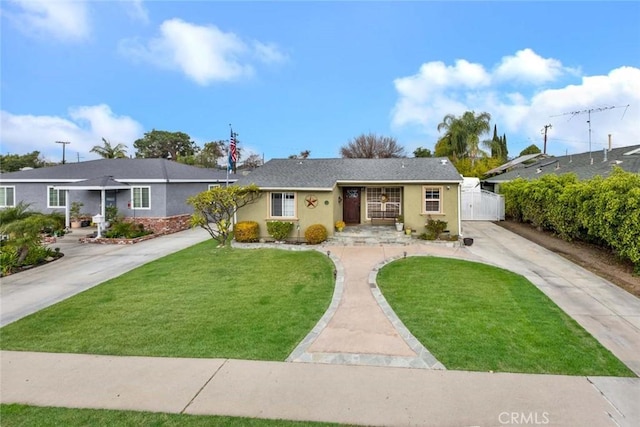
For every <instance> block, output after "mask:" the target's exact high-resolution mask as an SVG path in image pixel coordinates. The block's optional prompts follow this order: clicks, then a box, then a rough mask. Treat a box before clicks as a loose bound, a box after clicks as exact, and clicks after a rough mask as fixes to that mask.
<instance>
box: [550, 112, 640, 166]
mask: <svg viewBox="0 0 640 427" xmlns="http://www.w3.org/2000/svg"><path fill="white" fill-rule="evenodd" d="M629 105H630V104H627V105H620V106H611V107H601V108H589V109H588V110H580V111H569V112H568V113H562V114H558V115H556V116H551V117H558V116H566V115H570V116H571V117H569V120H571V119H572V118H573V117H574V116H577V115H579V114H585V113H586V114H587V115H588V116H587V117H588V119H587V123H588V124H589V159H591V160H593V157H592V155H591V113H592V112H593V113H597V112H600V111H605V110H612V109H614V108H622V107H624V113H626V112H627V108H629ZM624 113H622V118H624Z"/></svg>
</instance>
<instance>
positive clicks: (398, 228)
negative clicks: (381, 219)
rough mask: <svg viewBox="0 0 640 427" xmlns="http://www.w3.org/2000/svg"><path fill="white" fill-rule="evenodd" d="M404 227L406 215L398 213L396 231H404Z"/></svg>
mask: <svg viewBox="0 0 640 427" xmlns="http://www.w3.org/2000/svg"><path fill="white" fill-rule="evenodd" d="M403 228H404V216H402V215H398V216H397V217H396V231H402V229H403Z"/></svg>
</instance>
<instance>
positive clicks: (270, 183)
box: [237, 158, 462, 190]
mask: <svg viewBox="0 0 640 427" xmlns="http://www.w3.org/2000/svg"><path fill="white" fill-rule="evenodd" d="M445 160H446V162H444V161H445ZM349 182H354V183H356V182H357V183H365V182H370V183H401V182H462V178H461V177H460V174H459V173H458V171H457V170H456V168H455V167H454V166H453V165H452V164H451V162H449V161H448V160H447V159H445V158H399V159H305V160H302V159H273V160H270V161H268V162H267V163H265V164H264V165H263V166H261V167H259V168H258V169H256V170H254V171H253V172H251V174H249V175H248V176H245V177H242V178H240V179H238V181H237V183H238V185H248V184H252V183H253V184H256V185H258V186H259V187H261V188H282V189H295V188H314V189H327V190H329V189H331V188H333V186H334V185H335V184H336V183H349Z"/></svg>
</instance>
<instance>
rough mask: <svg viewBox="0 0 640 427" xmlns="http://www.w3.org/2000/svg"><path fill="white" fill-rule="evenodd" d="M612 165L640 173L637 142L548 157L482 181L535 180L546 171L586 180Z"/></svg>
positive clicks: (606, 173)
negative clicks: (602, 149)
mask: <svg viewBox="0 0 640 427" xmlns="http://www.w3.org/2000/svg"><path fill="white" fill-rule="evenodd" d="M613 166H619V167H620V168H622V169H624V170H626V171H627V172H632V173H640V145H635V146H627V147H618V148H613V149H612V150H611V151H608V150H607V151H593V152H586V153H579V154H570V155H566V156H558V157H547V158H544V159H540V160H538V161H537V162H534V163H532V164H530V165H526V166H524V167H519V168H516V169H513V170H511V171H509V172H506V173H504V174H502V175H496V176H492V177H491V178H487V179H484V180H483V181H486V182H490V183H500V182H506V181H512V180H514V179H516V178H524V179H536V178H540V177H541V176H543V175H546V174H548V173H554V174H556V175H562V174H565V173H575V174H576V175H577V176H578V179H589V178H593V177H594V176H596V175H599V176H608V175H609V174H610V173H611V171H612V169H613Z"/></svg>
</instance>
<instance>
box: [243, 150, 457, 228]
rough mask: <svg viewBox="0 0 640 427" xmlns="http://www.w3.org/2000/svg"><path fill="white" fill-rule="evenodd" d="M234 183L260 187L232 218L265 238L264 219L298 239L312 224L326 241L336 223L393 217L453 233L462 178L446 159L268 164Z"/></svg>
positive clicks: (278, 161)
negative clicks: (281, 224)
mask: <svg viewBox="0 0 640 427" xmlns="http://www.w3.org/2000/svg"><path fill="white" fill-rule="evenodd" d="M237 184H238V185H249V184H256V185H257V186H258V187H259V188H260V190H261V192H262V197H260V198H259V199H258V200H257V202H255V203H253V204H250V205H247V206H245V207H243V208H242V209H240V210H239V211H238V214H237V220H238V221H256V222H257V223H258V224H259V225H260V234H261V237H265V238H266V237H269V236H268V233H267V226H266V223H267V222H268V221H276V220H279V221H291V222H293V223H294V224H296V226H295V227H294V231H293V233H294V234H295V236H301V237H302V236H304V231H305V230H306V228H307V227H309V226H310V225H312V224H322V225H324V226H325V227H326V229H327V231H328V232H329V235H332V234H333V233H334V230H335V223H336V221H344V222H345V223H346V224H347V225H355V224H372V223H376V222H378V221H379V222H381V223H382V222H388V223H393V222H394V219H395V218H397V217H398V216H399V215H402V216H403V217H404V223H405V226H407V227H411V228H412V229H414V230H418V232H419V233H421V232H423V231H424V225H425V223H426V221H427V219H428V218H429V217H431V218H433V219H439V220H443V221H446V222H447V224H448V227H447V228H448V230H449V231H450V233H451V234H452V235H458V234H460V229H461V227H460V187H461V184H462V177H461V176H460V174H459V173H458V171H457V170H456V168H455V167H454V166H453V165H452V164H451V163H450V162H449V161H448V160H447V159H446V158H391V159H274V160H270V161H268V162H267V163H265V164H264V165H263V166H261V167H260V168H258V169H256V170H254V171H253V172H251V174H250V175H247V176H243V177H240V178H239V179H238V181H237ZM295 236H292V237H295Z"/></svg>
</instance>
